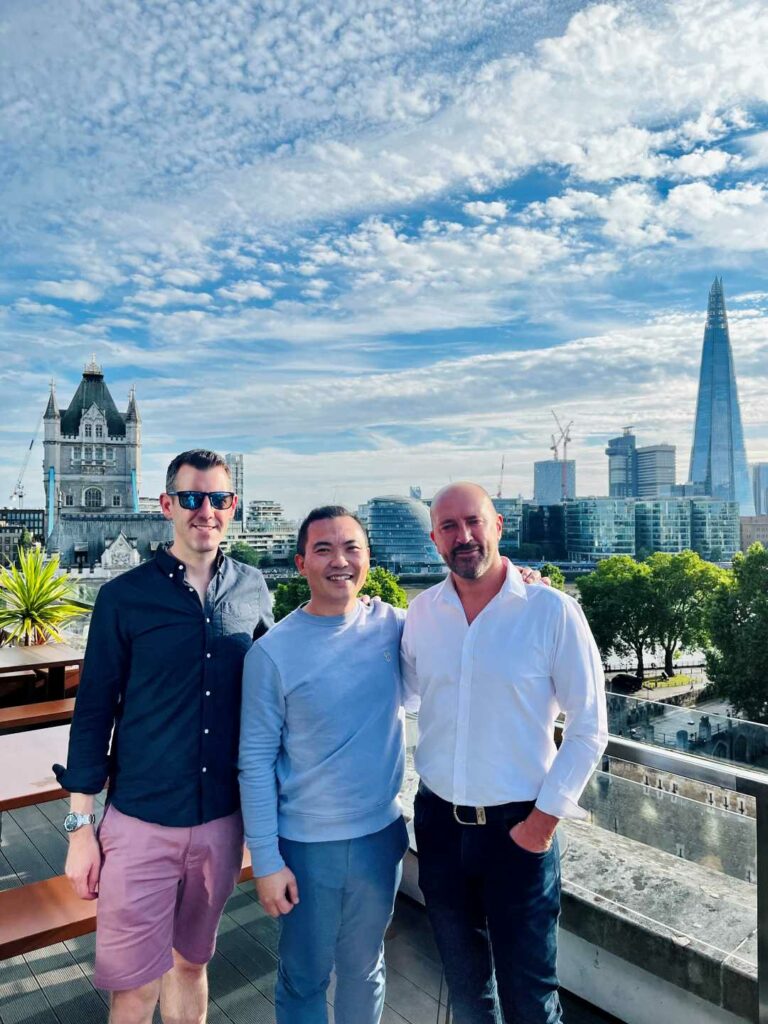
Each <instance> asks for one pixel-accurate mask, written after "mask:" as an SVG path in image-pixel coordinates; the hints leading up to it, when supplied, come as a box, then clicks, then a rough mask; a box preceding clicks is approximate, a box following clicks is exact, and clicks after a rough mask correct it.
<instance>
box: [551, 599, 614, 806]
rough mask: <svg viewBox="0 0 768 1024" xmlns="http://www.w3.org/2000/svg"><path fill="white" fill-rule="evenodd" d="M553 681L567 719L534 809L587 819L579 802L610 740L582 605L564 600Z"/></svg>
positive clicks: (600, 680) (601, 677) (596, 662)
mask: <svg viewBox="0 0 768 1024" xmlns="http://www.w3.org/2000/svg"><path fill="white" fill-rule="evenodd" d="M551 671H552V682H553V684H554V688H555V695H556V698H557V702H558V704H559V705H560V708H561V710H562V711H563V712H564V714H565V725H564V728H563V741H562V743H561V745H560V749H559V750H558V752H557V754H556V755H555V758H554V761H553V762H552V765H551V767H550V769H549V771H548V772H547V775H546V777H545V779H544V783H543V785H542V787H541V790H540V792H539V796H538V798H537V800H536V806H537V807H538V808H539V810H541V811H544V812H545V813H546V814H552V815H554V816H555V817H557V818H582V819H583V818H586V816H587V815H586V812H585V811H583V810H582V808H581V807H579V803H578V801H579V797H580V796H581V794H582V792H583V791H584V787H585V786H586V784H587V782H588V781H589V777H590V775H591V774H592V772H593V771H594V768H595V765H596V764H597V761H598V759H599V757H600V755H601V754H602V752H603V750H604V749H605V745H606V743H607V741H608V727H607V716H606V708H605V679H604V674H603V667H602V664H601V660H600V652H599V651H598V649H597V645H596V644H595V641H594V638H593V637H592V632H591V630H590V628H589V625H588V623H587V620H586V618H585V617H584V612H583V611H582V609H581V606H580V605H579V604H578V603H577V602H576V601H574V600H568V601H564V602H563V604H562V612H561V617H560V622H559V628H558V630H557V637H556V640H555V646H554V651H553V657H552V670H551Z"/></svg>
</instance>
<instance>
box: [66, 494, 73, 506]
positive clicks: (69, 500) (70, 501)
mask: <svg viewBox="0 0 768 1024" xmlns="http://www.w3.org/2000/svg"><path fill="white" fill-rule="evenodd" d="M64 504H65V505H74V504H75V496H74V494H65V495H64Z"/></svg>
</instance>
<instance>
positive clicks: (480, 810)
mask: <svg viewBox="0 0 768 1024" xmlns="http://www.w3.org/2000/svg"><path fill="white" fill-rule="evenodd" d="M473 810H474V812H475V820H474V821H462V820H461V818H460V817H459V804H454V805H453V817H454V819H455V820H456V821H458V823H459V824H460V825H470V826H474V825H485V822H486V818H485V808H484V807H474V808H473Z"/></svg>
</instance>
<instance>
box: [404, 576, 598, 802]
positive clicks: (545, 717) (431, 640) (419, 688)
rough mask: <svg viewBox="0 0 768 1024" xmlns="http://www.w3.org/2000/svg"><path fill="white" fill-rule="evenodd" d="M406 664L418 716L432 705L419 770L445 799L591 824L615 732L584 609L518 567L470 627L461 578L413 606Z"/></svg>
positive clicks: (425, 718)
mask: <svg viewBox="0 0 768 1024" xmlns="http://www.w3.org/2000/svg"><path fill="white" fill-rule="evenodd" d="M401 661H402V672H403V681H404V685H405V691H406V706H408V707H414V706H415V705H416V704H417V703H418V702H417V700H416V698H417V697H418V698H420V702H421V706H420V711H419V742H418V746H417V748H416V757H415V763H416V770H417V772H418V773H419V775H420V777H421V778H422V779H423V780H424V783H425V784H426V785H427V786H428V787H429V788H430V789H431V790H432V791H433V792H434V793H436V794H437V795H438V796H440V797H442V798H443V799H444V800H448V801H450V802H451V803H454V804H468V805H471V806H478V807H479V806H493V805H494V804H503V803H508V802H511V801H519V800H534V801H535V802H536V806H537V807H538V808H539V809H540V810H541V811H544V812H545V813H547V814H553V815H555V816H556V817H558V818H585V817H586V813H585V812H584V811H583V810H582V809H581V808H580V807H579V806H578V800H579V797H580V796H581V793H582V791H583V789H584V786H585V785H586V784H587V781H588V779H589V777H590V775H591V774H592V771H593V770H594V767H595V765H596V763H597V761H598V759H599V757H600V754H601V753H602V751H603V749H604V748H605V744H606V741H607V737H608V731H607V725H606V711H605V687H604V677H603V669H602V665H601V661H600V654H599V652H598V650H597V647H596V645H595V641H594V639H593V638H592V633H591V632H590V629H589V626H588V625H587V621H586V619H585V618H584V613H583V612H582V610H581V607H580V606H579V604H578V603H577V602H576V601H574V600H573V598H571V597H568V596H567V595H566V594H563V593H561V592H560V591H559V590H555V589H553V588H550V587H546V586H543V585H537V584H532V585H531V584H529V585H526V584H524V583H523V582H522V580H521V579H520V574H519V573H518V571H517V569H515V568H514V566H512V565H511V564H510V563H509V562H507V575H506V579H505V580H504V583H503V585H502V587H501V590H500V591H499V593H498V594H496V596H495V597H494V598H493V599H492V600H491V601H490V602H489V603H488V604H487V605H486V607H485V608H484V609H483V610H482V611H481V612H480V614H479V615H478V616H477V618H476V619H475V620H474V621H473V622H472V624H471V625H469V624H468V623H467V618H466V615H465V613H464V609H463V607H462V604H461V601H460V600H459V597H458V594H457V593H456V590H455V588H454V585H453V582H452V579H451V577H450V576H449V577H448V578H447V579H446V580H445V581H444V582H443V583H439V584H438V585H437V586H435V587H431V588H430V589H429V590H425V591H424V592H423V593H422V594H419V595H418V597H416V598H415V599H414V600H413V602H412V603H411V605H410V607H409V609H408V616H407V618H406V622H405V631H404V633H403V641H402V646H401ZM561 711H563V712H564V713H565V727H564V730H563V740H562V744H561V746H560V749H559V750H558V749H557V747H556V746H555V741H554V723H555V719H556V718H557V716H558V714H559V713H560V712H561Z"/></svg>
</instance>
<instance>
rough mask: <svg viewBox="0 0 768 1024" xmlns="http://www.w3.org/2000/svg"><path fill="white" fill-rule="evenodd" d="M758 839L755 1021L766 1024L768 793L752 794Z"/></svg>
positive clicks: (767, 969)
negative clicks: (753, 795) (753, 796)
mask: <svg viewBox="0 0 768 1024" xmlns="http://www.w3.org/2000/svg"><path fill="white" fill-rule="evenodd" d="M755 832H756V840H757V1019H758V1022H759V1024H768V793H766V791H765V790H761V791H760V792H759V793H757V794H756V795H755Z"/></svg>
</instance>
